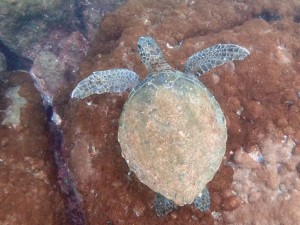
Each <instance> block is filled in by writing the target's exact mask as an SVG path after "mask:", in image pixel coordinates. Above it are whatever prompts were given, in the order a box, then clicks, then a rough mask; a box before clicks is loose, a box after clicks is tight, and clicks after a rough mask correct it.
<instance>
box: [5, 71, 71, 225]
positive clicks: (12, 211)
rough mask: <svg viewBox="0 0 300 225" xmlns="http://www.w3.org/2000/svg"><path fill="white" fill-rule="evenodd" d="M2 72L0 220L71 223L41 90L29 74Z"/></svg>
mask: <svg viewBox="0 0 300 225" xmlns="http://www.w3.org/2000/svg"><path fill="white" fill-rule="evenodd" d="M0 76H1V82H0V95H1V96H3V98H1V101H0V107H1V108H0V109H1V114H0V115H1V117H0V118H1V122H0V140H1V143H0V202H1V203H0V224H3V225H4V224H7V225H8V224H9V225H17V224H24V225H26V224H28V225H33V224H36V225H40V224H47V225H57V224H66V223H65V212H64V205H63V201H62V198H61V196H60V194H59V191H58V188H57V186H56V175H55V170H54V164H53V157H52V152H51V149H50V144H49V142H48V135H49V134H48V132H47V119H46V117H45V112H44V108H43V105H42V100H41V97H40V94H39V93H38V92H37V90H36V89H35V87H34V85H33V82H32V81H31V78H30V76H29V75H28V74H25V73H22V72H14V73H6V74H3V73H2V74H1V75H0Z"/></svg>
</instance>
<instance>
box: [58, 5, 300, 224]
mask: <svg viewBox="0 0 300 225" xmlns="http://www.w3.org/2000/svg"><path fill="white" fill-rule="evenodd" d="M277 3H278V4H273V3H270V2H269V1H253V2H248V3H241V2H235V3H230V2H228V1H221V0H215V1H213V2H203V1H201V2H200V1H177V0H176V1H175V0H174V1H172V0H168V1H163V2H162V1H158V0H157V1H139V0H130V1H128V2H127V3H126V4H124V5H123V6H122V7H120V8H119V9H118V10H116V11H115V12H113V13H111V14H109V15H107V16H106V17H105V18H104V19H103V22H102V24H101V27H100V30H99V33H98V34H97V36H96V39H95V41H94V43H93V44H92V49H91V51H90V54H89V56H88V57H87V59H86V60H85V61H84V62H83V63H82V65H81V67H80V70H79V73H78V77H77V82H74V86H75V84H77V83H78V81H80V80H82V79H83V78H85V77H87V76H88V75H89V74H91V72H92V71H97V70H105V69H111V68H117V67H125V68H128V69H132V70H134V71H136V72H137V73H138V74H139V75H140V77H141V78H142V79H143V78H144V77H145V76H146V74H147V73H146V70H145V68H144V67H143V65H142V63H141V62H140V60H139V57H138V55H137V50H136V42H137V39H138V37H139V36H141V35H151V36H153V37H154V38H155V39H156V40H157V41H158V43H159V44H160V46H161V48H162V50H163V51H164V54H165V56H166V59H167V61H168V62H170V64H171V65H172V66H174V67H175V68H178V69H182V67H183V64H184V62H185V60H186V59H187V58H188V56H190V55H191V54H193V53H195V52H196V51H199V50H201V49H204V48H205V47H208V46H211V45H213V44H216V43H235V44H239V45H242V46H245V47H246V48H247V49H249V51H250V52H251V56H250V57H248V58H246V59H245V60H244V61H243V62H234V63H232V62H231V63H227V64H225V65H223V66H221V67H218V68H215V69H213V70H211V71H210V72H208V73H207V74H205V75H203V76H202V77H201V78H200V80H201V81H202V82H203V83H204V84H205V86H207V87H208V88H209V89H210V90H211V92H212V93H213V94H214V96H215V98H216V100H217V101H218V102H219V103H220V106H221V108H222V110H223V112H224V115H225V117H226V121H227V128H228V142H227V151H226V157H225V158H224V163H223V165H222V166H221V168H220V169H219V171H218V172H217V174H216V175H215V177H214V179H213V180H212V181H211V182H210V183H209V184H208V189H209V191H210V195H211V208H210V211H208V212H206V213H201V212H199V211H198V210H197V209H196V208H195V207H194V206H192V205H190V206H184V207H179V208H178V209H177V210H176V211H174V212H172V213H171V214H170V215H169V216H165V217H162V218H158V217H157V216H156V215H155V211H154V209H153V201H154V193H153V192H152V191H151V190H150V189H149V188H147V187H146V186H145V185H143V184H142V183H141V182H139V181H138V180H137V178H136V177H135V175H134V174H132V173H130V171H129V168H128V167H127V165H126V162H125V160H124V159H123V158H122V156H121V149H120V146H119V143H118V140H117V129H118V120H119V117H120V114H121V110H122V107H123V104H124V102H125V100H126V99H127V94H126V93H124V94H121V95H117V94H113V95H112V94H104V95H98V96H97V95H94V96H90V97H88V98H87V99H86V100H84V101H79V102H77V101H74V100H71V101H70V102H69V104H68V105H67V106H66V107H64V108H62V110H61V111H64V118H63V121H64V122H63V130H64V134H65V136H66V137H65V151H66V155H67V156H68V157H69V158H68V161H69V164H70V165H71V168H70V169H71V171H72V172H73V173H74V176H75V178H76V180H77V185H78V191H79V193H80V194H81V196H82V198H83V208H84V209H85V212H86V218H87V221H88V222H89V224H92V225H93V224H95V225H96V224H99V223H100V224H102V223H103V224H105V223H108V224H109V223H110V224H149V221H151V223H152V224H157V225H159V224H175V223H176V224H209V225H211V224H214V223H215V224H234V223H235V222H236V221H255V220H253V217H254V215H255V213H256V212H255V211H253V212H252V213H248V214H247V213H240V214H239V213H235V212H239V210H244V211H245V212H247V210H246V209H247V207H248V206H244V202H243V199H242V198H241V196H244V195H245V194H246V195H249V194H250V190H247V188H244V187H243V188H242V189H241V191H240V192H239V193H238V192H237V191H236V190H235V189H236V187H235V185H234V183H233V179H236V177H235V176H236V174H239V171H240V170H241V171H243V170H248V171H260V172H264V171H267V169H268V168H266V166H265V167H263V166H264V165H263V162H264V159H265V158H264V157H265V156H264V153H265V152H271V153H272V148H268V149H267V150H263V149H264V148H262V149H260V148H257V146H258V147H261V146H260V145H262V144H263V143H265V141H267V140H269V141H270V135H271V134H273V133H275V134H276V135H275V136H274V137H272V142H274V143H276V146H277V147H278V149H280V148H281V147H282V148H283V149H285V150H287V149H288V150H289V151H292V153H293V152H299V150H298V149H299V143H300V141H299V140H300V135H299V130H300V116H299V112H300V109H299V107H300V105H299V104H300V103H299V97H297V93H298V92H299V91H300V77H299V76H298V74H299V71H300V64H299V61H300V54H299V52H300V44H299V43H300V40H299V38H298V36H299V35H297V34H298V33H299V32H300V31H299V29H300V28H299V27H297V25H298V24H297V23H295V22H293V18H294V16H295V15H297V12H296V9H297V7H296V6H297V3H296V2H295V1H289V3H286V2H284V3H282V2H277ZM298 5H299V4H298ZM208 9H209V10H208ZM263 10H268V11H272V12H278V14H280V15H282V19H281V20H276V21H273V22H272V23H268V22H266V21H265V20H263V19H259V18H256V16H254V15H259V14H260V13H261V12H263ZM71 89H73V87H72V88H71V87H70V92H71ZM282 118H284V119H282ZM297 131H298V133H297ZM279 137H280V139H278V138H279ZM287 138H288V140H289V141H288V142H286V139H287ZM296 138H297V140H298V141H297V142H296V140H295V141H294V139H296ZM278 141H279V144H278ZM281 141H285V143H289V144H290V143H292V142H295V143H296V146H295V148H294V149H291V145H289V147H288V148H286V147H285V145H284V144H282V145H280V143H281ZM290 141H292V142H290ZM274 151H275V150H274ZM280 152H281V151H279V150H278V151H276V152H275V153H274V154H275V155H277V154H279V153H280ZM272 154H273V153H272ZM295 154H296V153H295ZM298 154H299V153H298ZM276 157H277V156H276ZM285 160H286V161H287V162H289V161H288V160H287V159H285ZM272 165H274V164H272ZM230 166H232V167H230ZM233 168H234V169H233ZM291 168H294V167H291ZM291 168H289V169H291ZM295 168H298V167H295ZM284 169H287V168H284ZM283 172H284V171H283ZM290 172H291V171H290ZM262 175H263V174H262ZM293 175H295V173H293ZM239 177H240V179H241V182H244V183H245V182H246V180H245V179H246V178H245V177H244V178H243V177H242V176H239ZM275 178H276V179H275ZM275 178H274V179H272V180H271V181H270V182H269V183H270V186H266V187H265V189H266V192H263V193H266V194H267V195H266V198H269V200H270V198H271V196H270V195H268V193H270V192H273V191H272V190H271V188H275V189H277V190H278V185H277V183H276V180H277V178H278V177H275ZM243 179H244V180H243ZM266 179H267V178H266ZM253 185H255V184H253ZM258 185H262V183H258ZM287 186H288V187H295V193H296V191H297V190H296V185H294V186H291V185H290V184H284V185H280V188H281V189H282V190H285V188H286V187H287ZM268 189H270V190H268ZM247 191H248V192H247ZM254 191H255V190H254ZM269 191H270V192H269ZM251 194H252V195H251V198H250V199H252V201H253V202H254V203H253V204H255V200H256V199H260V198H261V196H260V195H259V193H258V194H257V193H255V192H251ZM293 196H294V197H296V198H293V199H290V200H284V199H282V200H280V201H281V203H282V204H283V205H284V208H283V210H284V211H285V212H286V215H290V214H289V213H291V214H292V215H291V218H293V220H291V221H295V219H296V218H297V216H298V214H297V213H296V210H294V209H293V207H294V206H295V204H296V202H299V200H298V197H297V196H298V195H297V194H296V195H293ZM269 200H268V201H266V203H268V204H267V205H265V207H264V211H263V213H264V215H270V216H273V218H269V219H270V221H275V220H276V219H278V218H277V217H278V215H280V217H283V214H276V213H272V212H276V210H281V208H280V207H279V204H276V205H275V208H272V207H273V206H272V205H270V204H271V203H270V202H269ZM138 204H141V205H143V210H142V213H137V209H136V205H138ZM289 207H290V208H289ZM253 208H254V207H253ZM257 208H259V207H258V205H256V209H257ZM296 209H297V207H296ZM262 217H263V215H262V214H260V217H259V218H261V219H262ZM282 221H283V222H286V221H285V220H282ZM257 223H258V224H263V223H259V222H257ZM287 224H289V223H288V222H287ZM291 224H292V223H291Z"/></svg>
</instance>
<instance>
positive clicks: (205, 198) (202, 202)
mask: <svg viewBox="0 0 300 225" xmlns="http://www.w3.org/2000/svg"><path fill="white" fill-rule="evenodd" d="M194 204H195V207H196V208H197V209H199V210H200V211H201V212H205V211H207V210H209V208H210V195H209V191H208V189H207V187H205V188H204V190H203V191H202V194H201V196H200V197H197V198H196V199H195V201H194Z"/></svg>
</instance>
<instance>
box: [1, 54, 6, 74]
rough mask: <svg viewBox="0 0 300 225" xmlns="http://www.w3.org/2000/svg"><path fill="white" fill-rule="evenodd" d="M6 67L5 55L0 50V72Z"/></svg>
mask: <svg viewBox="0 0 300 225" xmlns="http://www.w3.org/2000/svg"><path fill="white" fill-rule="evenodd" d="M6 69H7V64H6V59H5V56H4V55H3V54H2V53H1V52H0V72H2V71H5V70H6Z"/></svg>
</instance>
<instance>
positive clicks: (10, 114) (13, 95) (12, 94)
mask: <svg viewBox="0 0 300 225" xmlns="http://www.w3.org/2000/svg"><path fill="white" fill-rule="evenodd" d="M19 90H20V86H17V87H12V88H10V89H8V90H7V91H6V93H5V96H6V97H7V98H9V99H10V100H11V104H10V105H9V106H8V107H7V109H6V110H4V112H5V118H4V120H3V121H2V125H7V126H14V127H16V126H18V125H19V124H20V112H21V109H22V107H23V106H24V105H25V104H26V103H27V101H26V99H25V98H23V97H22V96H20V95H19Z"/></svg>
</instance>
